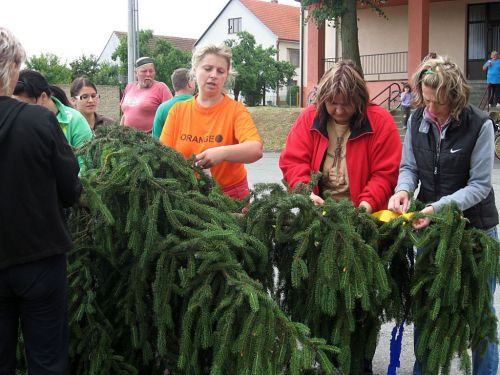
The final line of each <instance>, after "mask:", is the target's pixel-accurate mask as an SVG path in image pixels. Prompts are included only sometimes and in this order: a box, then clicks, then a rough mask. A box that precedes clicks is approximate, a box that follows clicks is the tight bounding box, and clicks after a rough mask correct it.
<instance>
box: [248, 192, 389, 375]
mask: <svg viewBox="0 0 500 375" xmlns="http://www.w3.org/2000/svg"><path fill="white" fill-rule="evenodd" d="M255 194H256V197H255V201H254V203H253V204H252V205H251V207H250V210H249V212H248V214H247V215H246V231H247V232H248V233H250V234H252V235H254V236H256V237H257V238H259V239H260V240H261V241H263V242H264V243H266V244H267V246H268V247H269V249H271V251H270V258H271V263H272V264H274V265H275V266H276V267H277V270H278V273H277V276H278V277H277V283H276V284H274V283H273V280H272V279H268V280H267V282H266V285H267V287H268V288H270V289H272V290H273V293H272V295H273V297H274V298H275V300H276V301H277V302H279V303H280V305H281V307H282V309H283V310H284V311H286V312H287V313H289V314H290V316H291V318H292V319H293V320H296V321H300V322H303V323H304V324H306V325H308V326H309V327H310V328H311V332H312V333H313V335H315V336H319V337H323V338H325V339H327V340H328V341H329V342H330V343H332V344H333V345H335V346H338V347H339V348H340V352H339V353H338V354H337V355H335V356H334V360H335V362H337V363H338V364H339V366H340V367H341V368H342V371H343V372H344V373H346V374H349V373H352V374H358V373H361V370H362V366H363V361H364V359H371V358H372V357H373V354H374V353H375V349H376V345H377V336H378V332H379V329H380V325H381V322H382V320H381V317H382V312H383V307H384V305H385V304H386V303H387V301H388V297H389V296H390V293H391V289H390V285H391V284H390V282H389V273H388V268H389V267H388V265H387V264H386V263H384V261H383V259H382V257H381V256H380V254H379V251H381V249H379V247H378V243H379V225H378V222H377V221H376V219H374V218H373V217H372V216H371V215H369V214H367V213H366V212H364V211H360V210H357V209H355V208H354V207H353V206H352V203H351V202H349V201H347V200H343V201H341V202H335V201H333V200H331V199H328V200H326V202H325V204H324V205H322V206H319V207H318V206H314V205H313V204H312V203H311V201H310V199H309V190H308V189H306V190H305V191H304V193H295V194H289V193H288V192H287V191H285V190H284V189H283V188H282V187H281V186H279V185H261V186H260V187H257V189H256V190H255ZM387 263H390V260H389V262H387Z"/></svg>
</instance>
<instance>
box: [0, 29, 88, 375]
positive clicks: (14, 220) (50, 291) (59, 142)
mask: <svg viewBox="0 0 500 375" xmlns="http://www.w3.org/2000/svg"><path fill="white" fill-rule="evenodd" d="M24 59H25V52H24V49H23V47H22V46H21V44H20V43H19V41H18V40H17V39H16V38H15V37H14V35H12V33H11V32H10V31H8V30H7V29H5V28H3V27H0V181H1V183H0V374H5V375H11V374H12V375H14V374H15V372H16V346H17V339H18V327H19V326H20V327H21V330H22V334H23V337H24V343H25V348H26V359H27V366H28V373H29V374H33V375H39V374H44V375H48V374H58V375H63V374H67V362H68V341H69V337H68V301H67V287H68V285H67V274H66V255H65V253H66V252H67V251H68V250H70V248H71V246H72V241H71V238H70V235H69V233H68V229H67V227H66V223H65V220H64V215H63V208H67V207H70V206H72V205H73V204H74V203H75V202H76V201H77V200H78V198H79V196H80V193H81V190H82V185H81V183H80V181H79V179H78V172H79V167H78V162H77V160H76V158H75V156H74V154H73V151H72V149H71V147H70V146H69V145H68V142H67V141H66V138H65V136H64V134H63V132H62V130H61V127H60V126H59V123H58V121H57V118H56V116H55V115H54V113H52V112H51V111H50V110H48V109H47V108H44V107H42V106H39V105H31V104H27V103H24V102H21V101H18V100H16V99H14V98H12V97H11V96H12V94H13V92H14V87H15V86H16V83H17V81H18V78H19V70H20V67H21V64H22V63H23V61H24Z"/></svg>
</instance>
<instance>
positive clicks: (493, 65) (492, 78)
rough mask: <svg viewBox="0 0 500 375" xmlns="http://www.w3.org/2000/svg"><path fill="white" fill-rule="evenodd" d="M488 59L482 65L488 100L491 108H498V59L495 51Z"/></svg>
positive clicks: (499, 61)
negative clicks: (484, 72) (486, 83)
mask: <svg viewBox="0 0 500 375" xmlns="http://www.w3.org/2000/svg"><path fill="white" fill-rule="evenodd" d="M490 57H491V58H490V59H489V60H488V61H486V63H485V64H484V65H483V70H485V71H487V73H486V82H488V98H489V104H490V106H492V107H495V106H497V107H500V59H499V58H498V57H499V54H498V52H497V51H492V52H491V55H490Z"/></svg>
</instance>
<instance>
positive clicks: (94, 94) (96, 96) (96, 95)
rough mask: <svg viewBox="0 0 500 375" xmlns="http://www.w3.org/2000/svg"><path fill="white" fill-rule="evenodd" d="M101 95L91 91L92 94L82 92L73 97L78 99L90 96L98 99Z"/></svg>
mask: <svg viewBox="0 0 500 375" xmlns="http://www.w3.org/2000/svg"><path fill="white" fill-rule="evenodd" d="M100 97H101V96H100V95H99V94H97V93H93V94H83V95H76V96H73V98H75V99H78V100H89V99H90V98H92V99H94V100H96V99H99V98H100Z"/></svg>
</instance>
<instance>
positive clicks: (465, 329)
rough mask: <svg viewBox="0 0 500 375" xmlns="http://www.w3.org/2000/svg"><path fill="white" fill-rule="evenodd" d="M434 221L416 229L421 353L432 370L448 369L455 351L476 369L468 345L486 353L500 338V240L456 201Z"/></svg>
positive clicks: (415, 299)
mask: <svg viewBox="0 0 500 375" xmlns="http://www.w3.org/2000/svg"><path fill="white" fill-rule="evenodd" d="M433 221H434V224H433V225H431V226H430V227H429V229H428V230H426V231H424V232H422V233H419V234H416V235H415V236H414V238H413V241H414V245H415V246H416V247H417V248H419V252H420V254H419V255H418V256H417V262H416V265H415V277H414V280H413V283H412V288H411V295H412V297H413V307H414V311H415V312H416V314H415V316H414V321H415V325H416V326H417V327H418V330H419V335H418V341H417V348H416V356H417V358H419V359H420V360H421V361H422V362H423V365H424V369H425V370H426V371H428V372H429V373H433V374H437V373H438V372H439V371H440V370H441V371H442V372H443V373H445V374H447V373H449V370H450V361H451V360H452V359H453V357H454V356H455V355H458V356H459V357H460V360H461V367H462V369H463V370H465V372H466V373H467V374H470V373H471V365H470V358H469V354H468V352H467V349H470V348H474V349H477V350H479V352H481V351H482V350H484V349H486V345H485V341H484V339H487V340H488V341H490V342H495V341H496V340H497V338H496V330H497V328H496V327H497V319H496V316H495V314H493V312H492V311H491V307H490V300H491V290H490V288H489V284H490V280H491V278H492V277H494V276H496V277H497V278H498V277H499V276H500V272H499V265H498V256H499V252H500V248H499V244H498V241H496V240H495V239H493V238H491V237H489V236H487V235H486V234H485V233H484V232H483V231H481V230H478V229H466V226H467V219H465V218H464V217H463V215H462V213H461V211H460V210H459V209H458V208H457V207H455V206H448V207H446V208H445V209H443V210H442V212H440V214H439V215H434V216H433Z"/></svg>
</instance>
